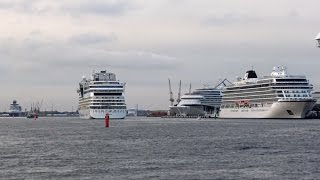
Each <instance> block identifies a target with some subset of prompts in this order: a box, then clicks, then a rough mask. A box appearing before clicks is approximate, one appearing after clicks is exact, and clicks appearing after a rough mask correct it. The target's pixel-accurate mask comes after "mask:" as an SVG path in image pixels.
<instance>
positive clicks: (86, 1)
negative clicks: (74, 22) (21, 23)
mask: <svg viewBox="0 0 320 180" xmlns="http://www.w3.org/2000/svg"><path fill="white" fill-rule="evenodd" d="M132 8H133V3H132V1H129V0H117V1H113V0H77V1H69V2H59V1H50V0H42V1H41V0H18V1H15V0H12V1H9V0H7V1H2V2H0V10H11V11H15V12H18V13H28V14H61V13H63V14H68V15H72V16H79V15H84V14H95V15H104V16H110V15H111V16H118V15H123V14H125V13H126V12H127V11H128V10H130V9H132Z"/></svg>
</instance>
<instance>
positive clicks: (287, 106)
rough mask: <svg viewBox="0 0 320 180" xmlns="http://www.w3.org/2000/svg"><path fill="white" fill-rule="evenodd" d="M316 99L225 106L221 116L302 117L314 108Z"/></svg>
mask: <svg viewBox="0 0 320 180" xmlns="http://www.w3.org/2000/svg"><path fill="white" fill-rule="evenodd" d="M314 105H315V101H294V102H293V101H279V102H275V103H273V104H272V105H271V106H269V107H252V108H224V109H221V111H220V113H219V117H220V118H262V119H263V118H272V119H293V118H295V119H301V118H305V117H306V115H307V113H308V112H309V111H311V110H312V108H313V107H314Z"/></svg>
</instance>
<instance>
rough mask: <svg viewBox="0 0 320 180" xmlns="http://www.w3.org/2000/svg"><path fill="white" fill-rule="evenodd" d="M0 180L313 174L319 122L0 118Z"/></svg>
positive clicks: (317, 173)
mask: <svg viewBox="0 0 320 180" xmlns="http://www.w3.org/2000/svg"><path fill="white" fill-rule="evenodd" d="M0 159H1V161H0V179H49V178H52V179H319V177H320V120H218V119H217V120H215V119H203V120H196V119H161V118H140V119H138V118H131V119H129V118H128V119H126V120H112V121H111V122H110V128H105V127H104V121H103V120H81V119H78V118H39V119H38V120H37V121H34V120H32V119H26V118H3V119H0Z"/></svg>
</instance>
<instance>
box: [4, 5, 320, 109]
mask: <svg viewBox="0 0 320 180" xmlns="http://www.w3.org/2000/svg"><path fill="white" fill-rule="evenodd" d="M319 7H320V1H318V0H278V1H272V2H271V1H267V0H223V1H222V0H152V1H150V0H77V1H75V0H61V1H56V0H1V1H0V25H1V28H0V73H1V76H0V83H1V85H2V87H3V88H2V90H1V93H0V111H6V110H8V108H9V105H10V103H11V102H12V100H14V99H16V100H17V101H18V103H19V104H20V105H22V108H23V109H30V105H31V104H32V103H36V102H41V101H42V100H43V105H42V110H51V109H52V106H53V108H54V110H59V111H71V110H75V109H77V107H78V94H77V92H76V90H77V88H78V83H79V81H80V80H81V79H82V76H87V77H90V75H91V73H92V71H94V70H96V71H98V70H102V69H107V70H108V71H111V72H114V73H116V74H117V78H118V79H119V80H120V81H124V82H126V101H127V105H128V108H133V107H135V106H136V104H138V105H139V108H140V109H151V110H157V109H168V106H169V104H170V103H169V89H168V78H170V79H171V81H172V86H173V87H172V88H173V93H174V96H175V98H176V97H177V93H178V92H177V91H178V83H179V80H181V81H182V93H185V92H187V91H188V89H189V84H190V83H191V84H192V88H193V89H194V88H201V87H203V86H204V85H211V86H214V85H215V84H216V83H217V82H218V81H219V79H224V78H227V79H229V80H230V81H235V79H236V76H243V74H244V73H245V71H246V70H248V69H251V68H252V67H253V68H254V69H255V70H256V72H257V74H258V76H263V75H269V74H270V73H271V71H272V68H273V67H274V66H280V65H281V66H286V67H287V68H288V72H289V73H290V74H297V75H306V76H307V77H308V78H309V79H310V82H311V83H312V84H313V85H314V88H315V90H319V91H320V79H319V77H320V70H319V67H320V61H319V60H320V48H317V47H316V42H315V40H314V39H315V37H316V35H317V34H318V33H319V32H320V23H319V22H320V21H319V18H320V11H319Z"/></svg>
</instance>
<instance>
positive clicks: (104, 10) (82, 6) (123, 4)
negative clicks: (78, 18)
mask: <svg viewBox="0 0 320 180" xmlns="http://www.w3.org/2000/svg"><path fill="white" fill-rule="evenodd" d="M131 8H132V4H131V2H130V1H127V0H118V1H102V0H93V1H80V2H77V3H74V4H69V5H64V6H62V11H63V12H64V13H70V14H76V15H79V14H96V15H112V16H116V15H123V14H124V13H125V12H126V11H127V10H130V9H131Z"/></svg>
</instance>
